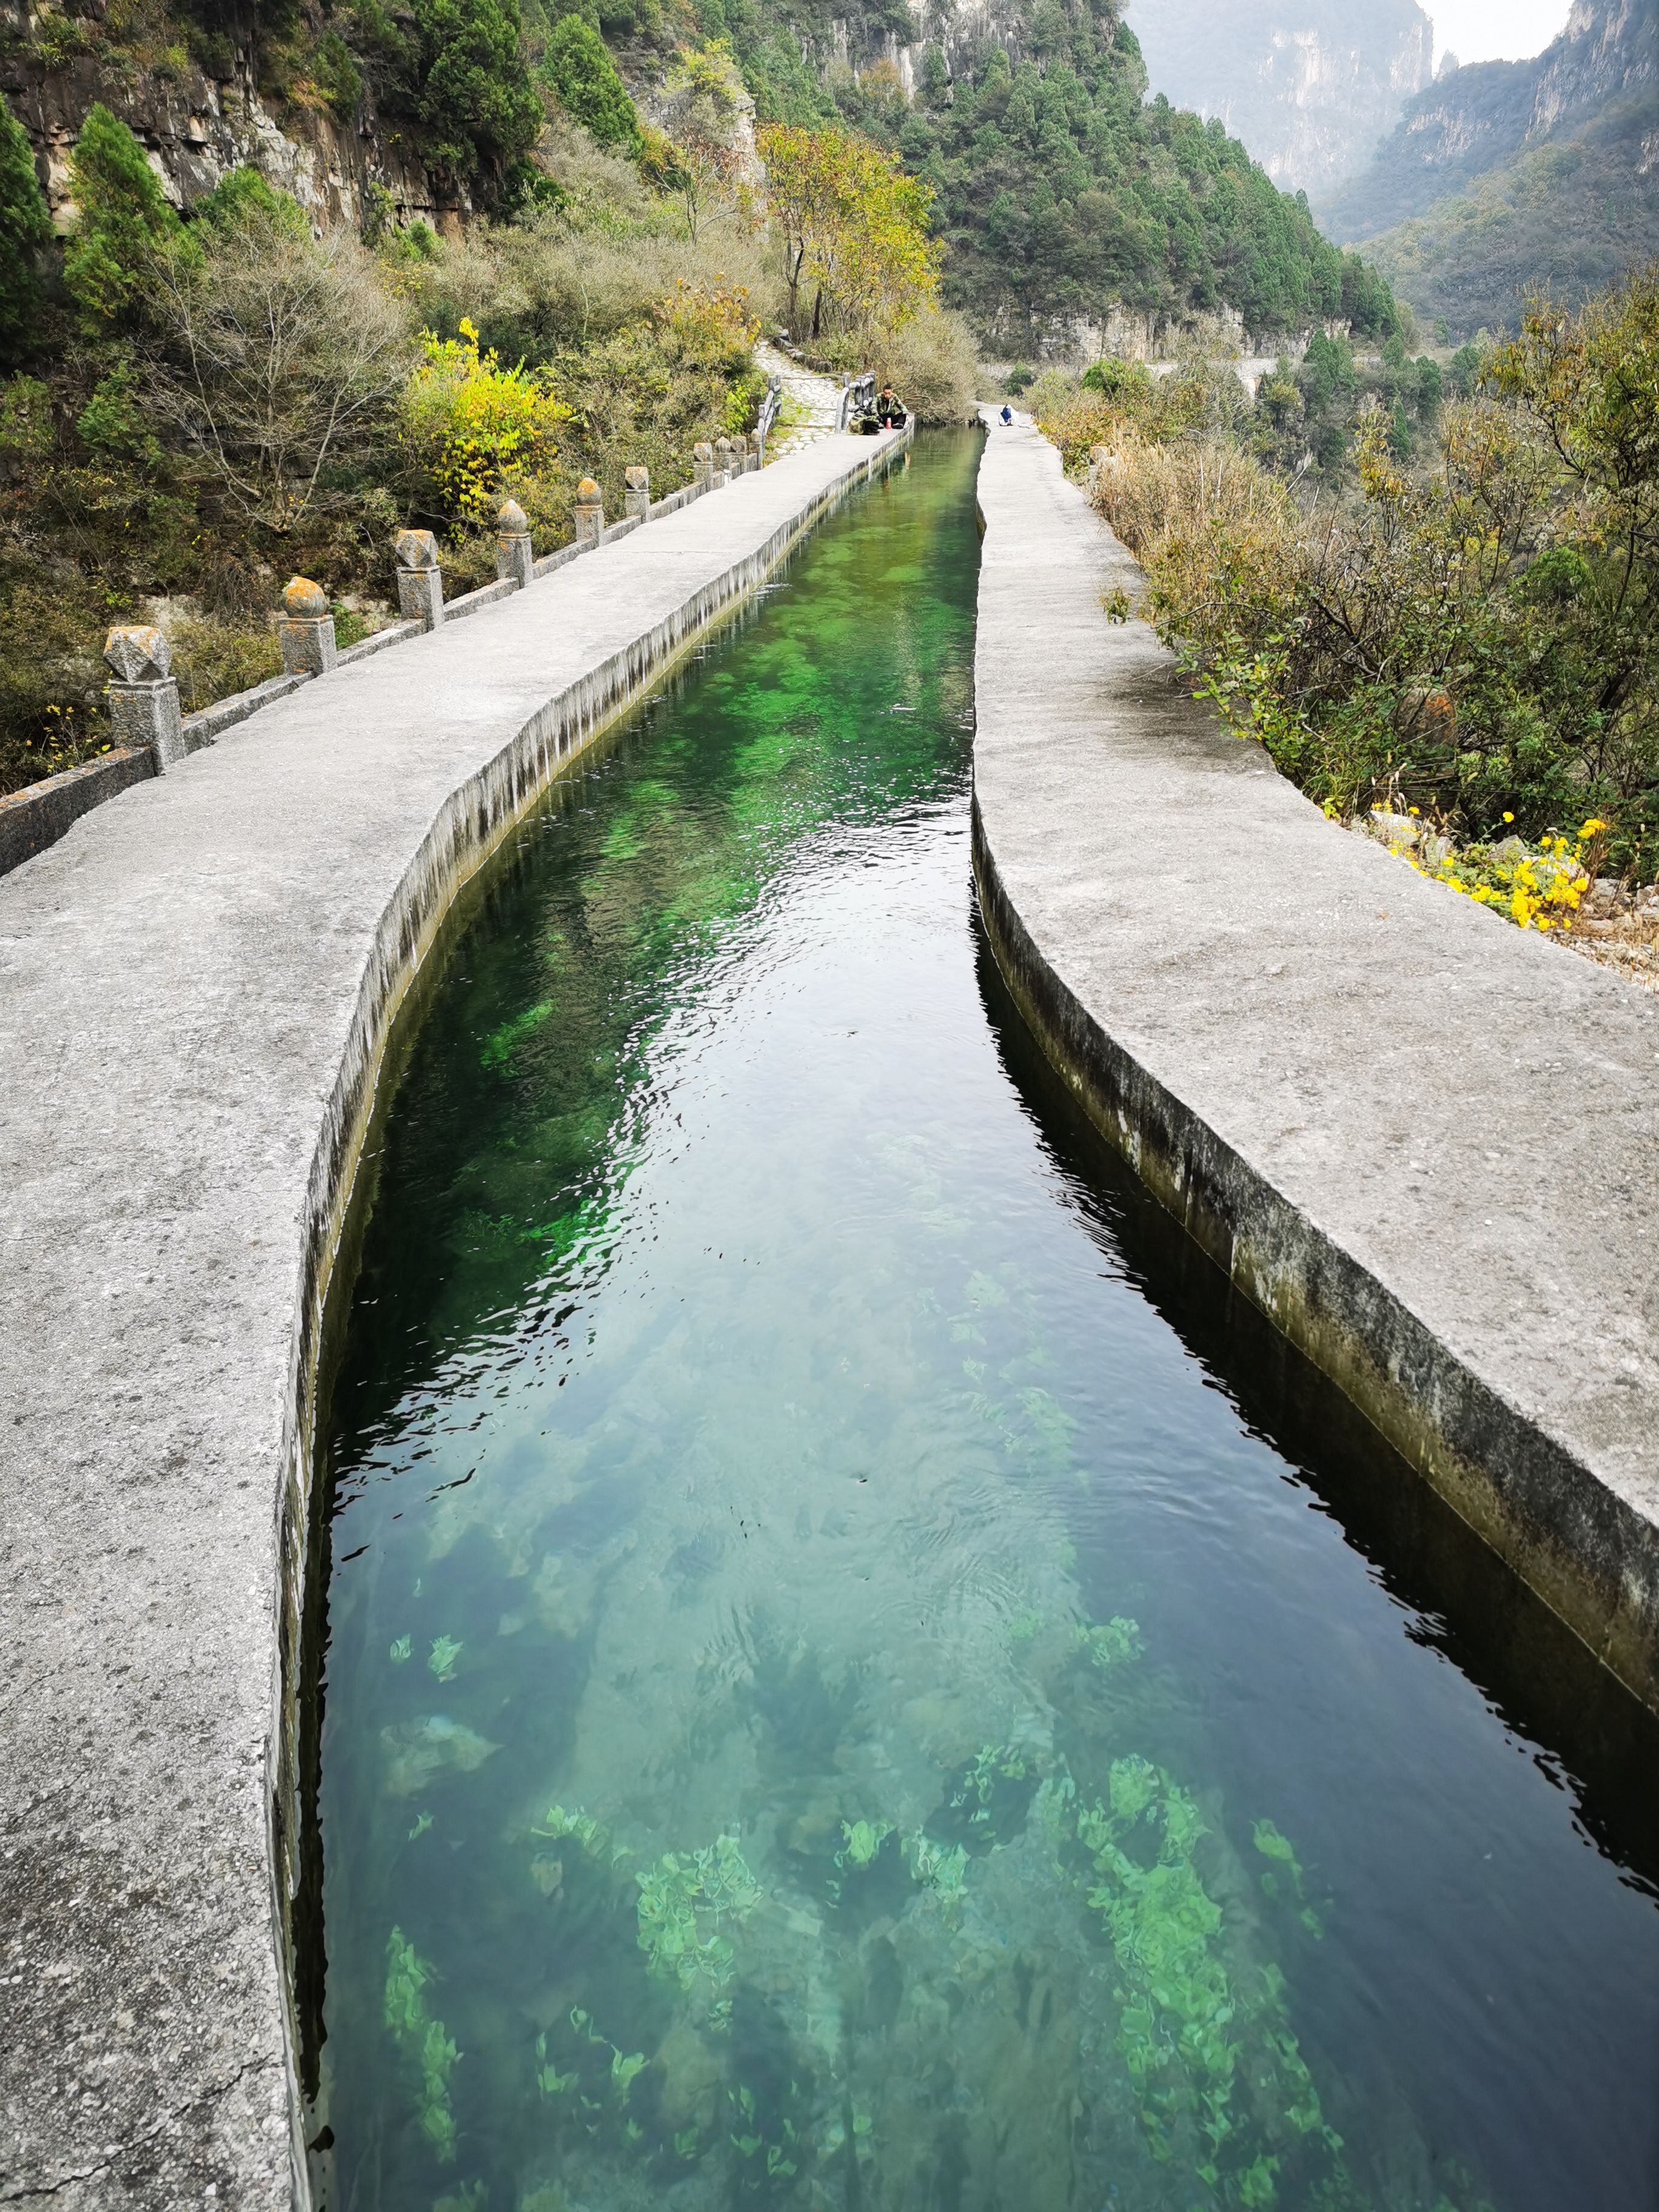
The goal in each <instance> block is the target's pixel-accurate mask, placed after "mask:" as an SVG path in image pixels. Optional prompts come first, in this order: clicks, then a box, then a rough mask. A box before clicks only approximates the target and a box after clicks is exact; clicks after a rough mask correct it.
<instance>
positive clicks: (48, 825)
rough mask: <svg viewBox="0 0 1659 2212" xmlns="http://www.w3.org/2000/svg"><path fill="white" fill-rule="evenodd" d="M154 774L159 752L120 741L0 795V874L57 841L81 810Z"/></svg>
mask: <svg viewBox="0 0 1659 2212" xmlns="http://www.w3.org/2000/svg"><path fill="white" fill-rule="evenodd" d="M153 775H155V754H154V753H153V751H151V750H150V749H149V747H148V746H146V747H145V748H144V749H143V750H141V751H134V750H131V749H130V748H129V747H127V746H125V745H122V746H118V747H116V748H115V749H113V750H111V751H109V752H106V753H101V754H100V756H99V757H98V758H97V759H96V760H94V761H85V762H83V763H82V765H81V766H80V767H79V768H66V769H64V770H63V772H62V773H61V775H49V776H47V777H46V780H45V781H43V782H40V783H32V784H30V785H28V786H27V788H26V789H25V790H22V791H15V792H13V793H10V794H9V796H8V797H6V798H3V799H0V876H3V875H7V874H9V872H10V871H11V870H12V869H13V868H18V867H21V866H22V864H23V862H24V861H25V860H33V857H34V855H35V854H37V853H44V852H45V851H46V848H47V846H48V845H55V844H56V843H57V842H58V839H59V838H60V837H62V836H65V835H66V834H67V833H68V832H69V831H70V829H73V828H74V826H75V824H76V823H77V822H78V821H79V820H80V819H81V817H82V815H83V814H87V813H89V812H90V811H91V810H92V809H93V808H94V806H101V805H103V803H104V801H105V800H106V799H113V798H114V796H115V794H116V793H117V792H118V791H125V790H126V789H128V787H130V786H131V785H132V784H135V783H142V782H143V781H145V780H146V779H147V778H148V777H149V776H153Z"/></svg>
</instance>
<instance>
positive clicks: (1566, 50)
mask: <svg viewBox="0 0 1659 2212" xmlns="http://www.w3.org/2000/svg"><path fill="white" fill-rule="evenodd" d="M1655 88H1659V6H1656V4H1655V0H1575V5H1574V7H1573V10H1572V14H1571V16H1570V17H1569V18H1568V21H1567V24H1566V27H1565V30H1564V31H1563V32H1562V33H1561V35H1560V37H1559V38H1558V39H1557V40H1555V41H1554V43H1553V45H1551V46H1548V47H1547V49H1546V50H1545V52H1543V53H1541V54H1540V55H1539V56H1538V57H1537V58H1536V59H1535V60H1533V61H1524V62H1478V63H1475V64H1473V65H1472V66H1471V67H1469V68H1468V69H1459V70H1449V71H1448V72H1447V73H1446V74H1445V75H1444V76H1441V77H1440V78H1438V79H1437V81H1436V82H1435V83H1434V84H1432V85H1431V86H1430V87H1429V88H1428V89H1427V90H1425V91H1424V92H1421V93H1419V94H1418V96H1417V97H1416V98H1415V99H1414V100H1412V101H1411V103H1410V104H1409V105H1408V106H1407V109H1406V112H1405V114H1404V115H1403V117H1402V118H1401V121H1400V123H1399V125H1398V126H1397V127H1396V128H1395V131H1394V132H1393V133H1392V135H1391V136H1390V137H1389V138H1388V139H1387V140H1386V141H1385V142H1384V143H1383V145H1382V146H1381V147H1380V148H1379V149H1377V152H1376V158H1375V159H1374V160H1373V161H1371V163H1370V166H1369V167H1367V168H1365V169H1364V170H1363V171H1362V172H1361V173H1359V174H1358V176H1355V177H1353V178H1352V179H1350V181H1349V182H1347V183H1346V184H1345V185H1342V186H1340V189H1338V190H1335V191H1332V192H1330V193H1329V194H1328V195H1327V196H1326V197H1324V198H1323V200H1322V201H1320V200H1319V199H1318V197H1317V196H1315V197H1316V204H1317V206H1318V212H1319V216H1320V220H1321V222H1322V224H1323V225H1324V227H1325V228H1326V229H1327V230H1328V232H1329V233H1330V234H1331V235H1332V236H1333V237H1337V238H1344V239H1352V240H1360V239H1370V238H1375V237H1376V236H1377V235H1379V234H1381V233H1382V232H1383V231H1385V230H1387V229H1389V228H1390V227H1391V226H1392V225H1394V224H1395V223H1398V222H1404V221H1406V220H1407V218H1408V217H1410V216H1419V215H1424V214H1426V213H1427V211H1428V210H1429V209H1430V208H1431V207H1432V206H1433V205H1434V204H1435V203H1436V202H1437V200H1441V199H1443V198H1445V197H1447V196H1448V195H1449V194H1451V193H1455V192H1459V191H1462V190H1463V189H1464V188H1465V187H1466V186H1468V185H1472V184H1473V183H1474V180H1475V179H1477V178H1480V177H1485V176H1488V175H1490V174H1491V173H1492V172H1494V171H1497V170H1499V169H1503V168H1506V167H1509V166H1510V164H1511V163H1513V162H1514V161H1516V159H1517V157H1519V156H1520V155H1522V154H1524V153H1526V152H1527V151H1528V149H1532V148H1534V147H1537V146H1541V145H1543V144H1544V143H1547V142H1549V141H1552V140H1564V139H1565V138H1567V137H1571V136H1572V135H1573V134H1575V133H1576V132H1577V131H1580V130H1582V129H1583V127H1584V126H1586V125H1591V124H1594V123H1595V122H1597V121H1598V119H1599V118H1602V117H1603V116H1604V115H1606V113H1607V111H1608V110H1609V109H1611V108H1612V107H1613V106H1615V105H1618V104H1619V103H1621V102H1628V101H1630V100H1639V99H1640V98H1642V97H1643V96H1644V95H1645V94H1648V93H1650V91H1652V90H1654V89H1655Z"/></svg>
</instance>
